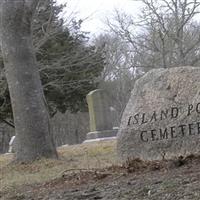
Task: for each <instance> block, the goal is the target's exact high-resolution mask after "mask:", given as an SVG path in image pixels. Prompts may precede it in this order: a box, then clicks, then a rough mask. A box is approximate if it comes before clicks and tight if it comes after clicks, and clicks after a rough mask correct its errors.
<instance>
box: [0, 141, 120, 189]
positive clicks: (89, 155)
mask: <svg viewBox="0 0 200 200" xmlns="http://www.w3.org/2000/svg"><path fill="white" fill-rule="evenodd" d="M115 148H116V141H100V142H94V143H87V144H81V145H73V146H64V147H60V148H58V153H59V155H60V159H59V160H52V159H43V160H38V161H35V162H33V163H31V164H14V163H11V162H12V160H13V155H12V154H4V155H1V156H0V192H5V191H7V190H15V188H17V187H20V186H23V185H29V184H35V183H43V182H46V181H50V180H52V179H55V178H56V177H59V176H61V174H62V172H64V171H66V170H70V169H93V168H103V167H108V166H112V165H116V164H117V156H116V151H115Z"/></svg>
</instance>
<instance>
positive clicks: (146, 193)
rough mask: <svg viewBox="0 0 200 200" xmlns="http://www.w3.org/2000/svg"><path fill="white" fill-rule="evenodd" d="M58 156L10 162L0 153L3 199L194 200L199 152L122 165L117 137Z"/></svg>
mask: <svg viewBox="0 0 200 200" xmlns="http://www.w3.org/2000/svg"><path fill="white" fill-rule="evenodd" d="M58 152H59V155H60V159H59V160H46V159H45V160H38V161H35V162H33V163H31V164H15V163H11V161H12V157H13V155H12V154H4V155H1V156H0V199H2V200H4V199H5V200H42V199H44V200H58V199H66V200H95V199H102V200H114V199H115V200H164V199H165V200H175V199H177V200H190V199H191V200H199V199H200V157H198V156H189V157H187V158H179V159H176V160H173V161H161V162H156V161H154V162H142V161H140V160H134V161H130V162H127V163H126V164H125V165H121V163H120V162H119V161H118V160H117V155H116V141H104V142H102V141H101V142H97V143H88V144H81V145H73V146H63V147H60V148H58Z"/></svg>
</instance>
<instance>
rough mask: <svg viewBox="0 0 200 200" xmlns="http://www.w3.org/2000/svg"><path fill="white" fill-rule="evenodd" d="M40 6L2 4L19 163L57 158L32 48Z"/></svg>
mask: <svg viewBox="0 0 200 200" xmlns="http://www.w3.org/2000/svg"><path fill="white" fill-rule="evenodd" d="M37 3H38V0H14V1H13V0H2V1H1V13H0V14H1V15H0V17H1V29H0V31H1V48H2V53H3V61H4V65H5V71H6V78H7V82H8V87H9V92H10V97H11V103H12V109H13V116H14V124H15V132H16V138H17V141H16V142H17V153H16V160H17V161H23V162H24V161H25V162H27V161H32V160H35V159H38V158H41V157H47V158H52V157H53V158H57V152H56V148H55V145H54V142H53V136H52V134H51V132H50V125H49V114H48V111H47V107H46V103H45V98H44V94H43V90H42V85H41V80H40V77H39V71H38V68H37V62H36V57H35V53H34V50H33V45H32V30H31V21H32V16H33V13H34V11H35V9H36V5H37Z"/></svg>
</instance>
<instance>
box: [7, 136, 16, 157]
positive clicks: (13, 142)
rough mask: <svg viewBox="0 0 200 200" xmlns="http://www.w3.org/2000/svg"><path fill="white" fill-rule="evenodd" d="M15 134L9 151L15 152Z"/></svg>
mask: <svg viewBox="0 0 200 200" xmlns="http://www.w3.org/2000/svg"><path fill="white" fill-rule="evenodd" d="M15 140H16V139H15V135H14V136H12V137H11V139H10V142H9V150H8V153H15V150H16V149H15V142H16V141H15Z"/></svg>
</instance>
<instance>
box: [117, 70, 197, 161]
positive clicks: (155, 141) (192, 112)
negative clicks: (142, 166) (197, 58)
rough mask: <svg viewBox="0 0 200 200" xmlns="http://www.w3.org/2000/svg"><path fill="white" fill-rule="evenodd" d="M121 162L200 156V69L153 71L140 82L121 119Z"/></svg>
mask: <svg viewBox="0 0 200 200" xmlns="http://www.w3.org/2000/svg"><path fill="white" fill-rule="evenodd" d="M117 151H118V154H119V156H120V157H121V159H122V160H124V161H125V160H127V159H135V158H140V159H143V160H157V159H158V160H159V159H170V158H173V157H179V156H187V155H189V154H199V153H200V68H199V67H178V68H171V69H156V70H151V71H150V72H148V73H147V74H145V75H144V76H143V77H142V78H140V79H139V80H138V81H137V82H136V84H135V86H134V89H133V91H132V94H131V97H130V100H129V102H128V104H127V106H126V108H125V111H124V113H123V116H122V120H121V125H120V130H119V133H118V139H117Z"/></svg>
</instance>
